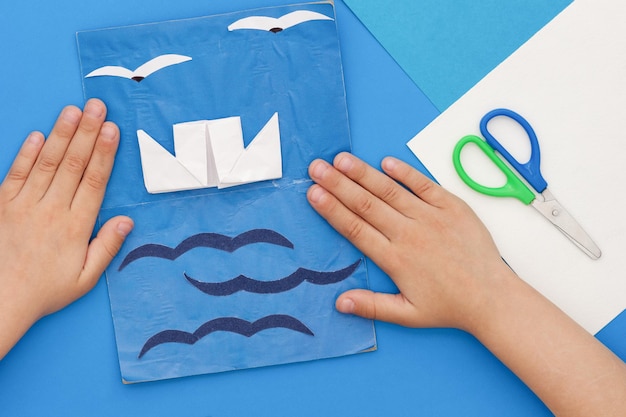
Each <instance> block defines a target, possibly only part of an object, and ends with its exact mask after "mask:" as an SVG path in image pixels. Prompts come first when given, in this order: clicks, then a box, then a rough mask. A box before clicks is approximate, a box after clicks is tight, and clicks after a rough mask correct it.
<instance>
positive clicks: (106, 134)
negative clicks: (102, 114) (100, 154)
mask: <svg viewBox="0 0 626 417" xmlns="http://www.w3.org/2000/svg"><path fill="white" fill-rule="evenodd" d="M116 133H117V129H115V127H113V126H111V125H110V124H108V123H106V124H104V125H102V129H100V135H101V136H102V137H103V138H105V139H113V138H114V137H115V134H116Z"/></svg>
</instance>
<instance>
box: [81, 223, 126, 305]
mask: <svg viewBox="0 0 626 417" xmlns="http://www.w3.org/2000/svg"><path fill="white" fill-rule="evenodd" d="M133 226H134V225H133V221H132V220H131V219H130V218H129V217H126V216H117V217H114V218H112V219H110V220H108V221H107V222H106V223H105V224H104V225H103V226H102V228H100V230H99V231H98V234H97V235H96V237H95V238H94V239H93V240H92V241H91V243H90V244H89V248H88V249H87V257H86V258H85V265H84V267H83V271H82V272H81V274H80V277H79V282H78V284H79V286H78V287H79V291H80V293H81V294H80V295H82V294H85V293H87V292H88V291H89V290H91V289H92V288H93V286H94V285H96V282H98V279H99V278H100V276H101V275H102V273H103V272H104V270H105V269H106V267H107V266H108V265H109V264H110V263H111V260H112V259H113V258H114V257H115V255H117V253H118V252H119V250H120V248H121V247H122V244H123V243H124V240H125V239H126V236H128V234H129V233H130V232H131V230H132V229H133Z"/></svg>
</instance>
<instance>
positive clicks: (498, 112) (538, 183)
mask: <svg viewBox="0 0 626 417" xmlns="http://www.w3.org/2000/svg"><path fill="white" fill-rule="evenodd" d="M498 116H506V117H508V118H510V119H513V120H514V121H516V122H517V123H519V124H520V125H521V126H522V128H524V130H525V131H526V134H527V135H528V139H529V140H530V149H531V151H530V159H529V160H528V162H526V163H523V164H522V163H520V162H519V161H518V160H517V159H515V158H514V157H513V155H511V154H510V153H509V151H507V150H506V149H505V148H504V146H502V145H501V144H500V142H498V140H497V139H496V138H495V137H494V136H493V135H492V134H491V133H490V132H489V129H487V124H488V123H489V122H490V121H491V119H493V118H495V117H498ZM480 132H481V133H482V135H483V137H484V138H485V140H486V141H487V143H488V144H489V145H491V147H492V148H494V149H495V150H496V151H498V153H500V155H502V156H503V157H504V159H506V160H507V161H508V162H509V163H510V164H511V165H513V167H514V168H515V170H516V171H517V172H519V173H520V175H521V176H522V177H524V179H525V180H526V181H528V183H529V184H530V185H531V186H532V187H533V188H534V189H535V190H536V191H537V192H538V193H541V192H543V190H545V189H546V188H547V187H548V183H547V182H546V180H545V179H544V178H543V176H542V175H541V168H540V164H541V151H540V150H539V142H538V141H537V135H536V134H535V131H534V130H533V128H532V126H531V125H530V123H528V122H527V121H526V119H524V118H523V117H522V116H520V115H519V114H517V113H515V112H514V111H512V110H508V109H495V110H491V111H490V112H489V113H487V114H486V115H485V116H483V118H482V119H481V121H480Z"/></svg>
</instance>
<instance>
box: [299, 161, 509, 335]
mask: <svg viewBox="0 0 626 417" xmlns="http://www.w3.org/2000/svg"><path fill="white" fill-rule="evenodd" d="M382 168H383V170H384V171H385V173H386V174H387V175H385V174H383V173H381V172H379V171H377V170H375V169H374V168H372V167H370V166H369V165H367V164H365V163H364V162H363V161H361V160H359V159H358V158H356V157H354V156H353V155H350V154H347V153H341V154H339V155H337V157H336V158H335V161H334V166H330V165H329V164H328V163H326V162H324V161H322V160H316V161H314V162H313V163H311V165H310V168H309V174H310V175H311V178H312V179H313V180H314V181H315V182H316V183H317V184H316V185H313V186H312V187H311V188H310V190H309V192H308V198H309V201H310V203H311V205H312V206H313V208H314V209H315V210H317V211H318V212H319V213H320V214H321V215H322V216H323V217H324V218H325V219H326V220H327V221H328V222H329V223H330V224H331V225H332V226H333V227H334V228H336V229H337V230H338V231H339V232H340V233H341V234H342V235H344V236H345V237H346V238H348V239H349V240H350V241H351V242H352V243H353V244H354V245H355V246H357V247H358V248H359V249H361V250H362V251H363V252H364V253H365V254H366V255H367V256H368V257H370V258H371V259H372V260H373V261H374V262H375V263H376V264H377V265H378V266H380V267H381V268H382V270H383V271H385V272H386V273H387V274H388V275H389V276H390V277H391V278H392V279H393V281H394V282H395V283H396V285H397V286H398V288H399V289H400V293H399V294H393V295H392V294H380V293H374V292H371V291H366V290H353V291H348V292H346V293H344V294H342V295H341V296H340V297H339V298H338V300H337V308H338V309H339V310H340V311H342V312H345V313H354V314H357V315H360V316H364V317H367V318H373V319H378V320H383V321H390V322H394V323H398V324H401V325H405V326H411V327H422V326H426V327H444V326H445V327H457V328H462V329H466V330H471V327H472V321H473V320H475V319H477V317H478V313H479V312H480V310H481V308H482V306H483V302H484V301H485V299H486V297H487V292H488V291H489V290H490V287H491V286H493V285H494V282H495V281H497V280H498V279H499V278H501V277H504V276H511V275H512V272H511V271H510V269H509V268H508V267H507V266H506V264H505V263H504V262H503V261H502V259H501V258H500V255H499V253H498V250H497V249H496V247H495V244H494V242H493V240H492V238H491V236H490V234H489V232H488V231H487V230H486V228H485V227H484V226H483V224H482V222H481V221H480V220H479V219H478V218H477V217H476V215H475V214H474V213H473V211H472V210H471V209H470V208H469V207H468V206H467V205H466V204H465V203H464V202H463V201H462V200H460V199H459V198H457V197H456V196H454V195H452V194H451V193H449V192H447V191H446V190H444V189H443V188H441V187H440V186H438V185H437V184H435V183H434V182H432V181H431V180H430V179H428V178H427V177H426V176H424V175H422V174H421V173H420V172H418V171H417V170H415V169H413V168H412V167H410V166H409V165H407V164H405V163H403V162H401V161H399V160H397V159H394V158H386V159H384V160H383V162H382ZM394 180H395V181H394ZM396 181H398V182H400V183H402V184H404V185H405V186H406V187H407V188H408V189H409V190H411V191H408V190H407V189H405V188H404V187H402V186H401V185H399V184H398V182H396Z"/></svg>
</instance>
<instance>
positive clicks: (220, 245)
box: [118, 229, 293, 271]
mask: <svg viewBox="0 0 626 417" xmlns="http://www.w3.org/2000/svg"><path fill="white" fill-rule="evenodd" d="M253 243H270V244H272V245H277V246H283V247H286V248H289V249H293V243H291V242H290V241H289V239H287V238H286V237H284V236H283V235H281V234H280V233H278V232H275V231H274V230H270V229H252V230H249V231H247V232H244V233H241V234H240V235H238V236H235V237H229V236H225V235H222V234H219V233H198V234H196V235H193V236H190V237H188V238H187V239H185V240H183V241H182V242H181V243H180V244H178V246H176V247H175V248H171V247H169V246H165V245H159V244H156V243H148V244H146V245H142V246H139V247H138V248H135V249H133V250H132V251H130V252H129V253H128V255H126V257H125V258H124V260H123V261H122V264H121V265H120V267H119V268H118V271H121V270H122V269H124V268H126V266H128V264H130V263H131V262H134V261H136V260H138V259H141V258H146V257H153V258H163V259H168V260H170V261H173V260H174V259H176V258H178V257H179V256H181V255H182V254H184V253H185V252H188V251H190V250H192V249H195V248H198V247H205V248H213V249H219V250H223V251H225V252H234V251H236V250H237V249H239V248H241V247H243V246H246V245H251V244H253Z"/></svg>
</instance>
